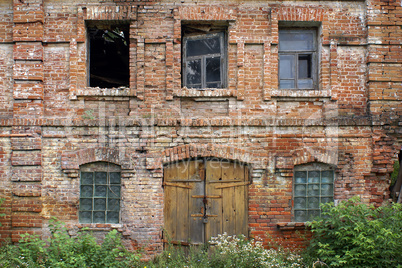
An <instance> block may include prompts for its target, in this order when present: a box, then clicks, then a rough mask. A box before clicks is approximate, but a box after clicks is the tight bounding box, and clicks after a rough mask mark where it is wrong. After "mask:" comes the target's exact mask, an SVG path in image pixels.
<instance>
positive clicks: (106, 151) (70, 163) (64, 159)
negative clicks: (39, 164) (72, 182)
mask: <svg viewBox="0 0 402 268" xmlns="http://www.w3.org/2000/svg"><path fill="white" fill-rule="evenodd" d="M99 161H102V162H110V163H114V164H116V165H119V166H121V169H122V173H123V172H128V170H132V169H133V167H132V161H130V158H129V156H128V155H126V154H124V152H123V153H122V152H120V151H119V150H117V149H113V148H105V147H97V148H87V149H82V150H77V151H73V152H65V153H63V154H62V155H61V169H62V170H63V172H64V173H66V174H67V175H68V176H69V177H70V178H77V177H78V173H79V169H80V166H81V165H83V164H87V163H91V162H99ZM122 177H124V176H123V175H122Z"/></svg>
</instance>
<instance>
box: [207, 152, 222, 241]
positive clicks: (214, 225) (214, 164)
mask: <svg viewBox="0 0 402 268" xmlns="http://www.w3.org/2000/svg"><path fill="white" fill-rule="evenodd" d="M221 171H222V169H221V167H220V161H217V160H209V161H207V162H206V185H205V193H206V195H214V196H219V195H222V189H215V186H217V185H221V183H211V181H217V180H220V179H222V177H221V175H222V174H221ZM206 212H207V214H208V215H216V217H209V218H208V223H206V224H205V242H207V241H209V239H210V238H211V237H213V236H217V235H218V234H222V199H221V198H213V199H212V198H209V199H208V204H207V211H206Z"/></svg>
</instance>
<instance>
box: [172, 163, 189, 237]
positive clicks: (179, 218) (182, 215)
mask: <svg viewBox="0 0 402 268" xmlns="http://www.w3.org/2000/svg"><path fill="white" fill-rule="evenodd" d="M176 165H177V168H176V170H177V172H176V177H175V180H188V162H185V161H182V162H178V163H176ZM180 184H183V185H188V183H183V182H180ZM176 193H177V194H176V198H177V199H176V206H177V215H176V223H177V224H176V237H177V241H181V242H188V238H189V234H188V231H189V218H190V215H189V209H188V203H189V193H190V191H189V189H188V188H181V187H177V188H176Z"/></svg>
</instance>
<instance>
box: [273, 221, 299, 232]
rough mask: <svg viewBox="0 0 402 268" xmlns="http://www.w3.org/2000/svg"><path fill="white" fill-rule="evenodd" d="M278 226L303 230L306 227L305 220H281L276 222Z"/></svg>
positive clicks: (279, 227)
mask: <svg viewBox="0 0 402 268" xmlns="http://www.w3.org/2000/svg"><path fill="white" fill-rule="evenodd" d="M276 228H278V229H279V230H282V231H285V230H301V229H306V223H305V222H279V223H277V224H276Z"/></svg>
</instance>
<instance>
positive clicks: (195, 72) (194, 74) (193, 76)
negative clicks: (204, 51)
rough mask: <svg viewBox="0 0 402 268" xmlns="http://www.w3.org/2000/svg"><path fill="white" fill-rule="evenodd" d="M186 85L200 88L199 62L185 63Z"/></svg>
mask: <svg viewBox="0 0 402 268" xmlns="http://www.w3.org/2000/svg"><path fill="white" fill-rule="evenodd" d="M186 66H187V68H186V73H187V85H189V86H193V85H195V86H196V85H199V86H200V87H201V60H190V61H187V65H186Z"/></svg>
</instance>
